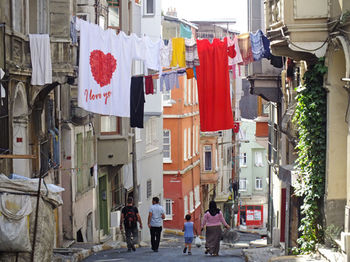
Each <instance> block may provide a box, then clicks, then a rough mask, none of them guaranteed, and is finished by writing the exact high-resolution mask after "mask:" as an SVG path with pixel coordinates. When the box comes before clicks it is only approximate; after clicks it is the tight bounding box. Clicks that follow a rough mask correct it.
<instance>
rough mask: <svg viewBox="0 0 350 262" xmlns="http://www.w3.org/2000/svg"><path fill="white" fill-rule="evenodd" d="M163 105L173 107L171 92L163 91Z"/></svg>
mask: <svg viewBox="0 0 350 262" xmlns="http://www.w3.org/2000/svg"><path fill="white" fill-rule="evenodd" d="M163 105H164V106H171V105H172V104H171V90H165V89H163Z"/></svg>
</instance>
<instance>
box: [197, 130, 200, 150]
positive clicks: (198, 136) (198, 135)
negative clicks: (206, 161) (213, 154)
mask: <svg viewBox="0 0 350 262" xmlns="http://www.w3.org/2000/svg"><path fill="white" fill-rule="evenodd" d="M196 133H197V145H196V152H197V154H198V153H199V138H200V134H199V126H197V132H196Z"/></svg>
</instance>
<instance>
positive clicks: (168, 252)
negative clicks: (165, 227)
mask: <svg viewBox="0 0 350 262" xmlns="http://www.w3.org/2000/svg"><path fill="white" fill-rule="evenodd" d="M257 238H259V237H258V236H257V235H253V234H241V237H240V240H239V242H249V241H251V240H254V239H257ZM183 247H184V246H183V238H182V237H178V236H171V235H164V237H163V239H162V240H161V245H160V247H159V252H158V253H156V252H153V251H152V250H151V248H150V247H140V248H138V249H136V251H135V252H133V251H131V252H128V251H127V249H126V248H122V249H114V250H108V251H103V252H98V253H95V254H93V255H91V256H90V257H88V258H86V259H85V260H83V261H84V262H92V261H94V262H117V261H121V262H123V261H152V262H168V261H169V262H180V261H181V262H182V261H212V260H213V261H215V262H219V261H220V262H221V261H223V262H226V261H231V262H244V261H245V260H244V257H243V255H242V250H241V249H235V248H231V247H229V246H226V245H221V248H220V253H219V256H218V257H212V256H210V255H205V254H204V243H203V245H202V247H200V248H197V247H193V248H192V255H191V256H190V255H187V254H184V253H183V252H182V250H183Z"/></svg>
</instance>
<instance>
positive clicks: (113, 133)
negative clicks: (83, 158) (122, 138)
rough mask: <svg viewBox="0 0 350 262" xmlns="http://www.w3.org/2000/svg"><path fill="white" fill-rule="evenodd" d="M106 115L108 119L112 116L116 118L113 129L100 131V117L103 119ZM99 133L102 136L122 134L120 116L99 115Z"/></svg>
mask: <svg viewBox="0 0 350 262" xmlns="http://www.w3.org/2000/svg"><path fill="white" fill-rule="evenodd" d="M106 117H108V119H109V121H110V120H111V119H112V117H113V118H115V119H116V129H115V131H102V119H105V118H106ZM100 134H101V135H102V136H109V135H122V118H121V117H119V116H108V115H101V116H100Z"/></svg>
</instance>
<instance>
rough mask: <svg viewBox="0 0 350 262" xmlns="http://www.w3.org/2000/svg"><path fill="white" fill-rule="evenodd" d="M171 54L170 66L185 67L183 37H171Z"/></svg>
mask: <svg viewBox="0 0 350 262" xmlns="http://www.w3.org/2000/svg"><path fill="white" fill-rule="evenodd" d="M172 47H173V55H172V59H171V64H170V66H171V67H176V66H178V65H179V67H186V59H185V39H183V38H173V39H172Z"/></svg>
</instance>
